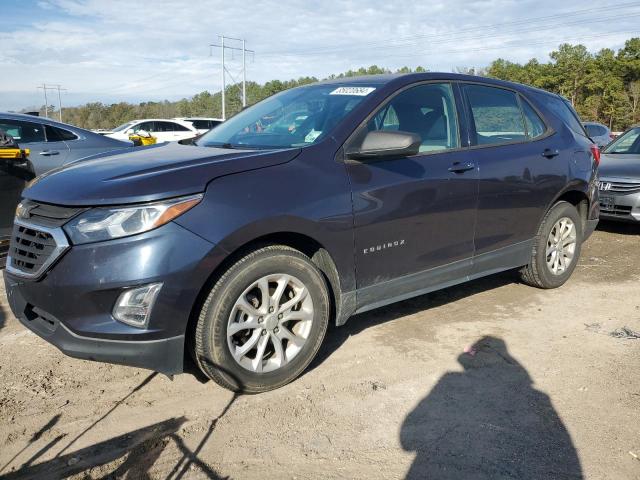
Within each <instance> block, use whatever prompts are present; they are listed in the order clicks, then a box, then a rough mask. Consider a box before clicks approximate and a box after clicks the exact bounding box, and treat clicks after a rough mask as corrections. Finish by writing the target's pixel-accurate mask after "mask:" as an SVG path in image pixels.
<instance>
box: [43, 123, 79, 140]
mask: <svg viewBox="0 0 640 480" xmlns="http://www.w3.org/2000/svg"><path fill="white" fill-rule="evenodd" d="M45 129H46V132H47V142H62V141H65V140H66V141H70V140H77V139H78V137H77V136H76V135H75V134H74V133H71V132H70V131H68V130H64V129H62V128H58V127H53V126H51V125H47V126H46V127H45Z"/></svg>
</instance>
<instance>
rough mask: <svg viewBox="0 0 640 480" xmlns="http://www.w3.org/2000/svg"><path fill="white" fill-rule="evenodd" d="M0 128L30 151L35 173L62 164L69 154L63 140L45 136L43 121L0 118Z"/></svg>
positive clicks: (40, 172)
mask: <svg viewBox="0 0 640 480" xmlns="http://www.w3.org/2000/svg"><path fill="white" fill-rule="evenodd" d="M0 128H2V129H3V130H4V131H5V132H7V133H8V134H9V135H11V136H12V137H13V138H14V139H15V140H16V141H17V142H18V144H19V145H20V147H21V148H28V149H29V150H30V151H31V154H30V156H29V158H30V160H31V163H32V164H33V167H34V169H35V174H36V175H40V174H42V173H44V172H46V171H48V170H51V169H52V168H56V167H58V166H60V165H62V164H64V162H65V160H66V159H67V157H68V155H69V147H68V146H67V145H66V144H65V143H64V142H63V141H57V139H49V138H47V136H46V131H45V130H46V125H45V124H43V123H36V122H29V121H23V120H11V119H2V118H0Z"/></svg>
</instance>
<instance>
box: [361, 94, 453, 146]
mask: <svg viewBox="0 0 640 480" xmlns="http://www.w3.org/2000/svg"><path fill="white" fill-rule="evenodd" d="M367 130H368V131H374V130H398V131H403V132H409V133H415V134H417V135H419V136H420V138H421V139H422V143H421V145H420V152H435V151H441V150H447V149H451V148H457V147H459V143H458V124H457V120H456V113H455V103H454V100H453V92H452V90H451V85H449V84H448V83H443V84H427V85H419V86H416V87H413V88H410V89H408V90H405V91H404V92H402V93H400V94H398V95H397V96H396V97H394V98H393V99H392V100H391V101H390V102H389V103H387V104H386V105H385V106H384V107H382V108H381V109H380V110H379V111H378V113H376V115H375V116H374V117H373V118H372V119H371V120H370V121H369V123H368V124H367Z"/></svg>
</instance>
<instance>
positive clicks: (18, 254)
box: [7, 221, 69, 278]
mask: <svg viewBox="0 0 640 480" xmlns="http://www.w3.org/2000/svg"><path fill="white" fill-rule="evenodd" d="M68 247H69V244H68V242H67V240H66V237H65V235H64V233H62V231H61V230H60V229H48V228H46V227H40V226H36V225H31V224H27V223H24V222H20V221H16V223H15V225H14V227H13V234H12V236H11V243H10V245H9V255H8V259H7V270H8V271H9V272H10V273H13V274H15V275H19V276H22V277H27V278H37V277H39V276H40V275H42V274H43V273H44V272H45V271H46V269H47V268H48V267H49V266H50V265H52V264H53V262H55V261H56V260H57V259H58V258H59V257H60V255H61V254H62V253H63V252H64V251H65V250H66V249H67V248H68Z"/></svg>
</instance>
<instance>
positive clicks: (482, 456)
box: [400, 336, 583, 480]
mask: <svg viewBox="0 0 640 480" xmlns="http://www.w3.org/2000/svg"><path fill="white" fill-rule="evenodd" d="M470 353H471V354H467V353H462V354H461V355H460V356H459V357H458V362H459V363H460V365H461V366H462V368H463V370H462V371H455V372H448V373H446V374H444V375H443V376H442V377H441V378H440V380H439V381H438V383H437V384H436V386H435V387H434V388H433V389H432V390H431V391H430V392H429V394H428V395H427V396H426V397H425V398H424V399H423V400H422V401H421V402H420V403H419V404H418V405H417V406H416V407H415V408H414V409H413V411H411V412H410V413H409V415H407V417H406V418H405V420H404V422H403V424H402V427H401V430H400V443H401V445H402V448H403V449H404V450H406V451H408V452H415V459H414V461H413V463H412V465H411V467H410V469H409V471H408V473H407V476H406V478H407V479H423V478H437V479H458V478H474V479H512V478H518V479H523V480H533V479H540V478H554V479H580V478H583V475H582V469H581V465H580V460H579V458H578V454H577V452H576V449H575V447H574V445H573V442H572V441H571V437H570V435H569V433H568V431H567V429H566V427H565V426H564V424H563V422H562V420H561V419H560V417H559V416H558V414H557V412H556V411H555V409H554V408H553V405H552V403H551V400H550V398H549V397H548V396H547V395H546V394H544V393H543V392H541V391H539V390H536V389H535V388H534V387H533V381H532V379H531V377H530V376H529V374H528V372H527V370H526V369H525V368H524V367H523V366H522V365H521V364H520V363H519V362H518V361H517V360H516V359H515V358H513V357H512V356H511V355H510V354H509V352H508V350H507V346H506V344H505V342H504V340H502V339H500V338H497V337H491V336H488V337H484V338H482V339H480V340H479V341H478V342H476V344H475V345H474V347H473V349H472V350H471V352H470Z"/></svg>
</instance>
